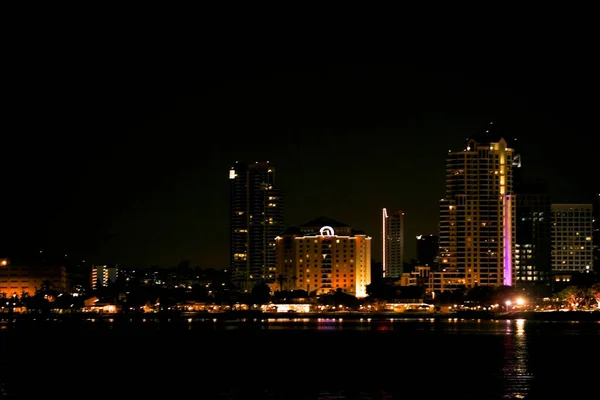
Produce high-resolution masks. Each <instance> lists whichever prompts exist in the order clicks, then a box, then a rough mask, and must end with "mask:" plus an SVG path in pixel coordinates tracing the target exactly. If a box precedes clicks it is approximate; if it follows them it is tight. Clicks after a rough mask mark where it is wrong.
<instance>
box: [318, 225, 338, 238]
mask: <svg viewBox="0 0 600 400" xmlns="http://www.w3.org/2000/svg"><path fill="white" fill-rule="evenodd" d="M319 233H320V234H321V236H335V232H334V231H333V228H332V227H330V226H324V227H322V228H321V230H319Z"/></svg>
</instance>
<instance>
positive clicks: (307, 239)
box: [276, 217, 371, 297]
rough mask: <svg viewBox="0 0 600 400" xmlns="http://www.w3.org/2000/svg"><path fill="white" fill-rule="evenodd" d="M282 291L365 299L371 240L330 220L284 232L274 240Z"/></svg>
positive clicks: (313, 222)
mask: <svg viewBox="0 0 600 400" xmlns="http://www.w3.org/2000/svg"><path fill="white" fill-rule="evenodd" d="M276 252H277V275H278V277H279V280H280V283H281V289H283V290H299V289H300V290H306V291H307V292H308V293H313V292H314V293H316V294H317V295H321V294H326V293H331V292H335V291H336V290H338V289H340V290H342V291H343V292H345V293H348V294H351V295H354V296H356V297H366V295H367V292H366V289H367V285H369V284H370V283H371V237H369V236H367V235H366V234H365V233H363V232H361V231H357V230H354V229H352V227H350V226H348V225H346V224H343V223H340V222H338V221H335V220H332V219H329V218H324V217H321V218H318V219H316V220H313V221H310V222H308V223H306V224H303V225H301V226H299V227H293V228H289V229H287V230H286V231H285V232H284V233H283V234H282V235H281V236H279V237H277V239H276Z"/></svg>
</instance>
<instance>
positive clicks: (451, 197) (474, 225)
mask: <svg viewBox="0 0 600 400" xmlns="http://www.w3.org/2000/svg"><path fill="white" fill-rule="evenodd" d="M513 158H514V150H513V149H511V148H509V147H508V145H507V142H506V140H505V139H504V138H503V137H502V136H500V135H497V134H496V132H495V129H494V128H493V125H490V127H488V129H486V130H485V131H484V132H482V134H480V135H475V136H474V137H472V138H470V139H468V141H467V144H466V146H465V148H464V149H463V150H461V151H449V153H448V156H447V159H446V190H445V194H444V198H443V199H441V201H440V233H439V251H440V253H439V262H440V270H441V271H442V272H444V278H443V279H444V285H445V287H446V288H447V290H453V289H458V288H461V287H464V288H472V287H475V286H480V285H482V286H501V285H507V286H512V285H513V276H512V275H513V251H514V248H515V202H514V197H513V181H512V179H513V176H512V171H513Z"/></svg>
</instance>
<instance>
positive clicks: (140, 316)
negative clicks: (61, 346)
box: [0, 311, 600, 322]
mask: <svg viewBox="0 0 600 400" xmlns="http://www.w3.org/2000/svg"><path fill="white" fill-rule="evenodd" d="M190 318H192V319H201V320H202V319H206V320H217V321H224V322H247V321H254V320H257V319H260V320H265V319H288V320H319V319H344V320H364V319H368V320H386V319H414V320H424V319H427V320H431V319H439V320H443V319H460V320H514V319H524V320H531V321H548V322H552V321H562V322H569V321H577V322H583V321H598V322H600V311H515V312H503V313H494V312H479V311H457V312H358V311H348V312H308V313H272V312H262V311H224V312H202V311H198V312H157V313H90V312H85V313H83V312H81V313H64V314H58V313H49V314H42V313H39V314H38V313H25V314H20V313H0V322H6V321H9V320H13V321H15V320H31V321H34V320H35V321H39V320H53V321H63V322H68V321H77V320H90V319H94V320H96V319H99V320H113V321H114V320H124V319H129V320H161V321H162V320H168V322H170V321H173V322H175V321H177V320H189V319H190Z"/></svg>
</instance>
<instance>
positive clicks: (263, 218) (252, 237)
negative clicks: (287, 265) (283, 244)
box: [229, 162, 284, 291]
mask: <svg viewBox="0 0 600 400" xmlns="http://www.w3.org/2000/svg"><path fill="white" fill-rule="evenodd" d="M229 184H230V241H229V244H230V267H231V268H232V280H233V282H234V283H235V284H236V285H237V286H238V287H239V288H241V289H242V290H248V291H249V290H251V289H252V287H253V286H254V285H255V284H256V283H258V282H266V283H270V282H273V281H274V280H275V261H276V258H275V237H276V236H278V235H280V234H281V233H282V232H283V229H284V211H283V194H282V192H281V191H280V190H278V189H277V188H276V186H275V168H274V167H273V166H272V165H271V164H270V163H269V162H255V163H239V162H236V164H235V165H234V166H232V167H231V168H230V170H229Z"/></svg>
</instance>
